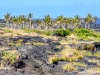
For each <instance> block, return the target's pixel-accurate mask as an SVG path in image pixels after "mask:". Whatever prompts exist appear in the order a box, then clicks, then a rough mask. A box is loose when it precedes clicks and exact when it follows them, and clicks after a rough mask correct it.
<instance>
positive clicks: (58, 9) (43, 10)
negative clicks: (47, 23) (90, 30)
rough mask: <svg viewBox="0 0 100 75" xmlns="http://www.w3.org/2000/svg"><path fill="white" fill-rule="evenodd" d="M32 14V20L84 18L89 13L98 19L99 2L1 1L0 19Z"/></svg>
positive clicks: (75, 0) (65, 0) (99, 15)
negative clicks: (7, 14) (8, 14)
mask: <svg viewBox="0 0 100 75" xmlns="http://www.w3.org/2000/svg"><path fill="white" fill-rule="evenodd" d="M30 12H31V13H33V16H34V18H43V17H44V16H45V15H47V14H49V15H51V17H53V18H55V17H57V16H59V15H61V14H62V15H64V16H66V17H72V16H73V15H76V14H78V15H80V16H82V17H85V15H86V14H87V13H91V14H93V15H96V16H98V17H100V0H1V1H0V18H3V16H4V14H6V13H11V14H12V15H20V14H23V15H26V14H28V13H30Z"/></svg>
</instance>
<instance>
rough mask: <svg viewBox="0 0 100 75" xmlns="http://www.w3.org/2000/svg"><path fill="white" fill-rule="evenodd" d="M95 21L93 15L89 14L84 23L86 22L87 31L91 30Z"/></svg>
mask: <svg viewBox="0 0 100 75" xmlns="http://www.w3.org/2000/svg"><path fill="white" fill-rule="evenodd" d="M92 21H93V17H92V15H91V14H88V15H87V16H86V18H85V20H84V22H85V29H86V28H88V29H89V28H90V25H91V22H92Z"/></svg>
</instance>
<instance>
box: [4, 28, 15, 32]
mask: <svg viewBox="0 0 100 75" xmlns="http://www.w3.org/2000/svg"><path fill="white" fill-rule="evenodd" d="M4 32H5V33H13V31H12V30H8V29H6V30H4Z"/></svg>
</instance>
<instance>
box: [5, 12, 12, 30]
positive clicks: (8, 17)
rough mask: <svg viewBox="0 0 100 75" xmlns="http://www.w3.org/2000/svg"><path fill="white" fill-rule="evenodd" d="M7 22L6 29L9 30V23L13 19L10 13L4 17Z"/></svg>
mask: <svg viewBox="0 0 100 75" xmlns="http://www.w3.org/2000/svg"><path fill="white" fill-rule="evenodd" d="M4 18H5V21H6V28H9V25H10V24H9V22H10V18H11V14H10V13H6V15H4Z"/></svg>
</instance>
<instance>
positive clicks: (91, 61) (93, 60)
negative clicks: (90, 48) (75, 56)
mask: <svg viewBox="0 0 100 75" xmlns="http://www.w3.org/2000/svg"><path fill="white" fill-rule="evenodd" d="M88 62H90V63H99V62H100V60H96V59H89V60H88Z"/></svg>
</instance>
